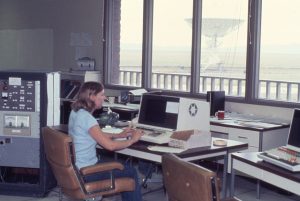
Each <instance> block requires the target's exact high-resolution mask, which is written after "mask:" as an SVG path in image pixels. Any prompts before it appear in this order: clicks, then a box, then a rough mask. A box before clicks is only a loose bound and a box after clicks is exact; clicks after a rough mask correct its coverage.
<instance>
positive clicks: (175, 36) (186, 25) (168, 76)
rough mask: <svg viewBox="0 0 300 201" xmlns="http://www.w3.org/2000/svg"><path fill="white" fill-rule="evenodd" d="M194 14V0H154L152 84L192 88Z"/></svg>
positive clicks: (181, 89)
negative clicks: (192, 23) (192, 25)
mask: <svg viewBox="0 0 300 201" xmlns="http://www.w3.org/2000/svg"><path fill="white" fill-rule="evenodd" d="M179 11H180V12H179ZM166 13H167V14H166ZM192 16H193V0H159V1H155V2H154V9H153V48H152V49H153V51H152V74H151V77H152V79H151V80H152V82H151V88H156V89H167V90H175V91H189V86H190V75H191V50H192V48H191V46H192V27H191V24H190V20H191V19H192Z"/></svg>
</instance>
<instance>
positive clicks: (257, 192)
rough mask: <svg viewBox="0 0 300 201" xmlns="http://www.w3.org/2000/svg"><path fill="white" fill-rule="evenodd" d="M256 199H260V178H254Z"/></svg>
mask: <svg viewBox="0 0 300 201" xmlns="http://www.w3.org/2000/svg"><path fill="white" fill-rule="evenodd" d="M256 199H260V180H256Z"/></svg>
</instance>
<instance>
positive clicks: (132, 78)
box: [108, 0, 143, 87]
mask: <svg viewBox="0 0 300 201" xmlns="http://www.w3.org/2000/svg"><path fill="white" fill-rule="evenodd" d="M112 7H113V11H112V12H113V15H112V16H113V20H112V21H111V22H112V26H111V28H112V31H111V33H112V35H113V36H112V38H111V42H112V51H111V58H112V59H111V63H110V67H109V69H108V72H109V78H110V79H109V80H110V83H111V84H113V85H123V86H124V85H125V86H136V87H140V86H141V72H142V67H141V66H142V36H143V35H142V33H143V27H142V25H143V23H142V22H143V1H141V0H122V1H121V0H117V1H113V6H112Z"/></svg>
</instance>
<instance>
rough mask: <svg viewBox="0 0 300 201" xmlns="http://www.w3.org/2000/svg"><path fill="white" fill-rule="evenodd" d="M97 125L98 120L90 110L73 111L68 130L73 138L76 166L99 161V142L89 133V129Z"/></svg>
mask: <svg viewBox="0 0 300 201" xmlns="http://www.w3.org/2000/svg"><path fill="white" fill-rule="evenodd" d="M95 125H98V122H97V120H96V119H95V118H94V117H93V115H92V114H91V113H89V112H88V111H86V110H84V109H80V110H78V111H77V112H75V111H74V110H72V111H71V114H70V117H69V128H68V130H69V134H70V135H71V136H72V138H73V144H74V149H75V156H76V166H77V168H79V169H80V168H82V167H86V166H89V165H94V164H95V163H97V161H98V158H97V154H96V145H97V142H96V141H95V140H94V139H93V138H92V137H91V136H90V134H89V129H90V128H91V127H93V126H95Z"/></svg>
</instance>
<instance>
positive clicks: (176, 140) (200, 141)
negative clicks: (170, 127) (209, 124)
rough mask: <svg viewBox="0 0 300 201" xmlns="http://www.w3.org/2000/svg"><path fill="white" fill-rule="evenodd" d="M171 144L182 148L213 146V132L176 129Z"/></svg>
mask: <svg viewBox="0 0 300 201" xmlns="http://www.w3.org/2000/svg"><path fill="white" fill-rule="evenodd" d="M169 146H171V147H178V148H181V149H191V148H196V147H207V146H211V133H210V132H208V131H200V130H183V131H175V132H173V134H172V135H171V138H170V142H169Z"/></svg>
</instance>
